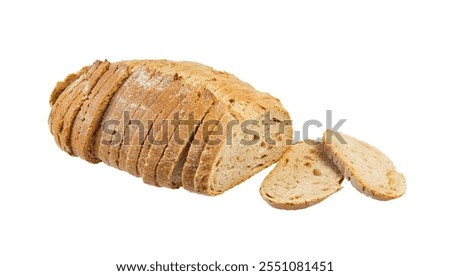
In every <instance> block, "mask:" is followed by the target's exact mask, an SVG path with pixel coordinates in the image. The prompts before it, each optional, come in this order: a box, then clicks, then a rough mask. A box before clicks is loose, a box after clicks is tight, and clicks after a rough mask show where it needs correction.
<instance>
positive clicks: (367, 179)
mask: <svg viewBox="0 0 450 276" xmlns="http://www.w3.org/2000/svg"><path fill="white" fill-rule="evenodd" d="M337 134H338V135H340V136H341V137H342V138H343V139H344V140H345V141H342V142H341V141H339V140H338V139H337V138H336V137H334V138H333V136H335V135H337ZM323 146H324V150H325V152H326V154H327V155H328V157H329V158H330V159H331V160H332V161H333V163H334V164H335V165H336V166H337V167H338V168H339V170H340V171H341V172H342V174H343V175H344V176H345V177H346V178H347V179H349V180H350V182H351V183H352V185H353V186H354V187H355V188H356V189H357V190H359V191H360V192H362V193H364V194H366V195H368V196H370V197H373V198H375V199H379V200H389V199H394V198H398V197H400V196H401V195H403V194H404V193H405V191H406V180H405V177H404V176H403V174H401V173H399V172H397V171H396V169H395V166H394V164H393V163H392V161H391V160H390V159H389V158H388V157H387V156H386V155H385V154H384V153H382V152H381V151H380V150H379V149H377V148H375V147H374V146H371V145H369V144H367V143H365V142H362V141H359V140H357V139H355V138H353V137H351V136H348V135H345V134H342V133H335V132H333V131H330V130H327V131H326V132H325V133H324V135H323Z"/></svg>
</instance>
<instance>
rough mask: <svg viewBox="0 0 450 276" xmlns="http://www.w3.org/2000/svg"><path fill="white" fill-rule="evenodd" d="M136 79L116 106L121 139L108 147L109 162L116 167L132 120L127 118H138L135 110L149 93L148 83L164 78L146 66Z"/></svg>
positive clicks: (150, 85)
mask: <svg viewBox="0 0 450 276" xmlns="http://www.w3.org/2000/svg"><path fill="white" fill-rule="evenodd" d="M135 73H136V76H137V78H136V80H135V81H134V83H133V84H131V85H130V86H129V87H128V89H126V90H127V92H128V93H124V94H125V95H124V96H123V100H120V101H119V102H118V103H117V104H116V106H115V107H114V111H113V112H114V113H113V115H112V116H113V117H112V118H113V119H116V120H118V122H119V123H118V124H117V125H116V127H115V132H116V133H118V134H119V137H120V139H117V140H118V141H115V143H111V144H110V146H109V149H108V159H107V160H108V164H109V165H110V166H113V167H115V168H119V154H120V149H121V148H122V146H123V143H124V142H128V141H124V138H128V137H125V135H126V131H127V128H128V126H129V124H130V121H128V122H125V119H130V120H132V119H136V118H135V117H134V116H135V114H134V113H135V111H136V109H137V108H138V107H139V106H140V105H141V103H142V100H143V99H144V98H145V97H146V96H147V95H148V93H143V92H148V90H147V87H145V86H146V85H148V88H151V87H153V86H154V85H155V84H157V83H159V82H160V81H161V80H162V78H161V77H160V76H154V75H153V74H152V72H148V70H147V68H146V67H145V66H143V67H141V68H139V69H138V70H137V71H136V72H135ZM125 112H128V115H127V116H128V118H126V117H125Z"/></svg>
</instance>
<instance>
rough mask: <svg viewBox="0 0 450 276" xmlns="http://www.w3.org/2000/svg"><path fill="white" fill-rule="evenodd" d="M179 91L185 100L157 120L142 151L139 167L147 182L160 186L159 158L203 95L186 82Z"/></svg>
mask: <svg viewBox="0 0 450 276" xmlns="http://www.w3.org/2000/svg"><path fill="white" fill-rule="evenodd" d="M179 93H180V94H182V95H185V96H184V97H183V100H182V101H181V103H180V104H179V105H178V106H177V108H176V109H174V110H173V111H172V113H171V114H170V115H169V116H168V117H166V118H162V121H161V120H158V121H157V122H155V127H154V128H153V129H152V131H151V133H150V134H149V138H148V139H147V141H145V144H144V149H143V150H142V152H141V156H140V160H139V165H138V167H139V168H142V169H140V171H141V174H142V177H143V180H144V183H146V184H150V185H154V186H159V184H158V182H157V180H156V169H157V167H158V163H159V160H160V159H161V157H162V156H163V154H164V150H165V149H166V148H167V146H168V144H169V142H170V140H171V139H172V135H173V134H174V132H175V131H176V130H177V129H178V126H179V124H180V120H181V119H183V117H184V116H185V114H186V113H187V112H189V111H190V110H191V107H192V105H195V103H196V102H197V101H198V99H199V98H200V96H201V94H200V93H199V92H198V91H192V87H190V86H188V85H185V84H184V85H183V86H182V87H181V88H180V91H179ZM164 121H166V122H164ZM142 164H143V166H142Z"/></svg>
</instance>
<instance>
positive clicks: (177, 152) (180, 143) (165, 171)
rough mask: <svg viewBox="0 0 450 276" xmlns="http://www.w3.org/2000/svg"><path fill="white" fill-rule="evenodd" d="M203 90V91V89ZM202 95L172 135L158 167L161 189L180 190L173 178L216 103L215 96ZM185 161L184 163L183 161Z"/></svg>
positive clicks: (204, 93)
mask: <svg viewBox="0 0 450 276" xmlns="http://www.w3.org/2000/svg"><path fill="white" fill-rule="evenodd" d="M202 90H203V89H202ZM200 93H201V95H200V97H199V99H198V100H197V102H195V104H193V105H192V106H191V108H190V109H189V110H188V111H187V112H186V114H185V115H184V116H183V118H182V124H179V126H178V128H177V130H176V132H175V133H174V135H172V138H171V139H170V141H169V144H168V145H167V147H166V148H165V150H164V154H163V155H162V156H161V158H160V160H159V162H158V165H157V167H156V182H157V183H158V185H159V186H161V187H168V188H179V187H181V184H182V183H181V182H177V183H175V181H172V176H173V173H174V171H175V167H176V166H177V163H178V162H184V161H185V160H186V158H185V157H186V156H184V158H183V152H184V153H186V152H187V151H188V150H189V146H190V142H191V141H192V140H193V139H194V136H195V132H196V131H197V130H198V127H199V125H200V124H201V123H202V122H203V118H204V117H205V116H206V113H207V112H208V110H209V109H210V108H211V107H212V106H213V105H214V102H216V98H215V96H214V94H212V93H211V92H210V91H208V90H203V91H200ZM183 160H184V161H183Z"/></svg>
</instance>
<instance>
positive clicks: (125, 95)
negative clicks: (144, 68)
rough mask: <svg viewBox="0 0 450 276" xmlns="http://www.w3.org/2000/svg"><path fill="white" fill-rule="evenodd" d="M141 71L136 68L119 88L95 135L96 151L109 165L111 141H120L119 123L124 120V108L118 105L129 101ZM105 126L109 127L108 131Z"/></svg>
mask: <svg viewBox="0 0 450 276" xmlns="http://www.w3.org/2000/svg"><path fill="white" fill-rule="evenodd" d="M141 73H142V72H141V70H139V69H138V70H136V71H135V72H134V73H132V74H131V75H130V76H129V77H128V79H127V80H126V81H125V82H124V83H123V85H122V86H121V87H120V88H119V90H117V92H116V94H115V95H114V97H113V98H112V99H111V101H110V102H109V105H108V108H107V109H106V110H105V112H104V113H103V116H102V122H101V127H100V128H99V129H98V130H97V132H96V133H95V135H94V137H95V142H94V144H95V146H94V147H93V148H94V153H95V155H96V156H97V157H98V158H99V159H101V160H102V161H103V162H104V163H105V164H107V165H110V163H109V159H108V154H109V147H110V145H111V143H113V142H114V143H117V142H118V141H116V139H117V140H118V136H117V135H116V131H117V128H118V125H119V124H121V123H122V122H121V121H122V120H123V110H121V111H117V109H118V108H117V106H118V105H121V104H126V103H128V101H129V97H130V93H131V92H132V91H135V89H136V88H135V87H134V86H135V85H136V83H137V79H139V78H140V77H141V76H140V75H141ZM113 122H114V123H113ZM103 128H107V131H106V129H103ZM119 138H120V137H119Z"/></svg>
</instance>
